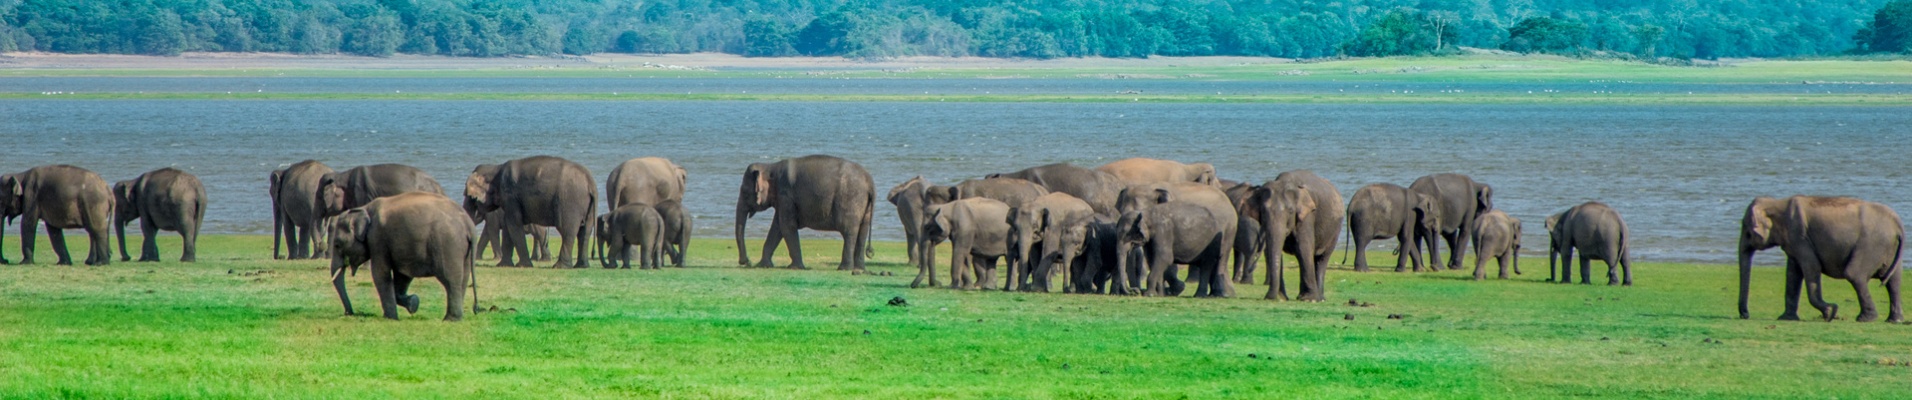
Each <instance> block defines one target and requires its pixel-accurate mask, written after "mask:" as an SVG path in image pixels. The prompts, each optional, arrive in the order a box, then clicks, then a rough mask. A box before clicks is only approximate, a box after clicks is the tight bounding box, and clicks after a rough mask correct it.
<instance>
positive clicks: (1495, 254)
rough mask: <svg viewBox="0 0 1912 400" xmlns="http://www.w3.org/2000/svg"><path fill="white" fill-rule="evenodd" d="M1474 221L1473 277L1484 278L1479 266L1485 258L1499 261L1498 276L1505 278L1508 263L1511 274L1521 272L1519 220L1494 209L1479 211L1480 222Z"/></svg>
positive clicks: (1484, 274) (1484, 273)
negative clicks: (1511, 268)
mask: <svg viewBox="0 0 1912 400" xmlns="http://www.w3.org/2000/svg"><path fill="white" fill-rule="evenodd" d="M1474 223H1475V226H1479V227H1480V229H1475V230H1474V280H1477V281H1478V280H1482V279H1487V273H1486V272H1485V271H1484V270H1483V269H1482V267H1484V266H1486V264H1487V260H1488V259H1494V260H1495V261H1496V262H1499V263H1500V279H1507V266H1508V265H1509V264H1512V265H1513V267H1514V274H1516V275H1518V274H1520V219H1519V218H1514V217H1513V216H1511V215H1507V213H1506V212H1502V211H1500V210H1494V211H1488V212H1487V213H1486V214H1481V215H1480V221H1475V222H1474ZM1403 248H1404V249H1405V248H1408V247H1403Z"/></svg>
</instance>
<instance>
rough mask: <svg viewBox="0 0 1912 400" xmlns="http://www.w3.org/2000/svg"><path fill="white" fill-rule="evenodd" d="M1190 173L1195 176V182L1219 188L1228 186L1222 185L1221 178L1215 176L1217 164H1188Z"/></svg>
mask: <svg viewBox="0 0 1912 400" xmlns="http://www.w3.org/2000/svg"><path fill="white" fill-rule="evenodd" d="M1188 175H1190V176H1194V177H1195V183H1200V184H1203V185H1209V186H1214V187H1215V188H1218V189H1219V188H1225V187H1227V186H1224V185H1222V181H1221V179H1220V178H1218V177H1216V176H1215V164H1209V163H1205V162H1198V163H1194V164H1188Z"/></svg>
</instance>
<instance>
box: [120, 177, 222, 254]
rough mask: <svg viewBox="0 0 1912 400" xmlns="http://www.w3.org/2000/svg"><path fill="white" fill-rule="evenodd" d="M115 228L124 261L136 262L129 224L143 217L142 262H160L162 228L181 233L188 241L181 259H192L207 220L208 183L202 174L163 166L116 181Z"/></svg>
mask: <svg viewBox="0 0 1912 400" xmlns="http://www.w3.org/2000/svg"><path fill="white" fill-rule="evenodd" d="M113 199H114V202H115V205H114V209H115V210H118V212H117V213H116V214H118V215H117V216H115V218H113V227H114V228H116V230H118V231H119V247H120V261H132V260H133V257H132V255H130V254H127V252H126V224H127V223H130V222H133V220H136V219H137V220H139V230H140V232H141V234H144V235H145V236H146V238H145V239H144V240H143V242H144V243H143V244H142V245H141V246H140V250H139V260H140V261H159V241H158V238H159V231H162V230H167V231H174V232H179V237H180V239H182V240H181V241H183V242H185V243H184V248H183V249H181V250H180V255H179V261H180V262H192V261H193V259H194V256H195V253H197V252H198V251H197V248H198V247H199V246H197V243H198V241H199V226H200V224H201V223H202V222H204V221H205V220H206V186H205V185H203V184H200V183H199V177H196V176H193V174H190V173H187V172H186V171H181V170H178V169H175V168H160V169H156V170H153V171H152V172H147V173H144V174H140V176H139V177H138V178H134V179H129V180H124V181H119V183H115V184H113Z"/></svg>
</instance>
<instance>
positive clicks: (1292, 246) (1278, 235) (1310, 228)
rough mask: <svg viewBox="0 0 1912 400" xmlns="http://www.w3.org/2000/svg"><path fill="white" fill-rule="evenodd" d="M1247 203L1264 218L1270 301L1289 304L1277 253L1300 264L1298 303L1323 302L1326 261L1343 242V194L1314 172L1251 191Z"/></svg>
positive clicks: (1286, 177)
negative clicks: (1289, 255) (1290, 257)
mask: <svg viewBox="0 0 1912 400" xmlns="http://www.w3.org/2000/svg"><path fill="white" fill-rule="evenodd" d="M1249 204H1252V205H1253V207H1256V208H1257V210H1256V211H1257V212H1259V213H1260V214H1261V217H1262V224H1261V227H1262V245H1261V246H1262V251H1263V252H1264V254H1265V257H1267V258H1268V283H1269V285H1268V294H1267V295H1266V296H1263V298H1266V299H1269V300H1287V299H1288V291H1287V288H1286V286H1287V285H1286V284H1285V283H1283V282H1282V277H1281V254H1282V253H1288V254H1294V255H1295V259H1296V260H1298V261H1299V263H1300V264H1301V271H1300V272H1301V275H1300V278H1301V284H1300V297H1298V299H1300V300H1302V301H1322V300H1324V299H1326V298H1327V288H1326V287H1325V286H1324V282H1325V281H1326V280H1327V270H1328V258H1329V256H1331V255H1333V254H1334V245H1335V241H1336V240H1338V239H1340V237H1341V218H1342V216H1343V215H1344V214H1343V213H1342V210H1341V207H1342V206H1341V204H1342V203H1341V192H1340V191H1337V190H1335V188H1334V184H1333V183H1329V182H1328V180H1327V179H1323V178H1322V177H1320V176H1318V175H1315V173H1314V172H1311V171H1305V170H1297V171H1288V172H1283V173H1281V175H1277V176H1275V180H1272V181H1268V183H1264V184H1262V185H1261V188H1259V189H1255V194H1254V197H1253V198H1252V199H1250V200H1249Z"/></svg>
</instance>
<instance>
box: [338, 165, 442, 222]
mask: <svg viewBox="0 0 1912 400" xmlns="http://www.w3.org/2000/svg"><path fill="white" fill-rule="evenodd" d="M406 192H426V193H437V194H438V195H439V196H444V195H445V188H444V186H441V185H439V184H438V180H437V179H432V176H431V174H427V173H425V171H424V170H421V169H418V168H415V167H412V166H410V165H404V164H374V165H365V166H358V167H352V168H349V169H346V170H344V171H338V172H334V173H328V174H324V175H320V176H319V194H318V196H319V199H318V200H317V201H316V202H317V203H318V204H319V217H320V218H326V217H331V216H334V215H339V214H340V213H344V212H345V210H349V209H353V208H358V207H359V206H363V205H365V204H367V203H371V202H372V200H374V199H377V198H380V197H385V196H391V195H395V194H399V193H406Z"/></svg>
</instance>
